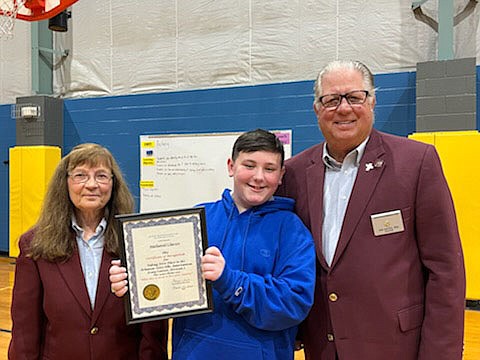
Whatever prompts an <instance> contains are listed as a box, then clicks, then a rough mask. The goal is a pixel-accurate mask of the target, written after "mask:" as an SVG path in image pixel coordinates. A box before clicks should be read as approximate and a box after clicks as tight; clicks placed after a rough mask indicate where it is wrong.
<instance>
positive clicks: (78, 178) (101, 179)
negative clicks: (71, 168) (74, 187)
mask: <svg viewBox="0 0 480 360" xmlns="http://www.w3.org/2000/svg"><path fill="white" fill-rule="evenodd" d="M68 176H70V178H71V179H72V181H73V182H74V183H75V184H84V183H86V182H87V181H88V180H90V175H89V174H86V173H83V172H76V173H73V174H68ZM93 178H94V179H95V182H96V183H97V184H108V183H109V182H110V180H111V179H112V178H113V175H111V174H107V173H103V172H101V173H96V174H95V175H93Z"/></svg>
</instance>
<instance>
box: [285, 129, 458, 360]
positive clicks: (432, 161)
mask: <svg viewBox="0 0 480 360" xmlns="http://www.w3.org/2000/svg"><path fill="white" fill-rule="evenodd" d="M322 153H323V144H319V145H316V146H314V147H312V148H310V149H307V150H305V151H304V152H302V153H300V154H298V155H297V156H295V157H293V158H292V159H290V160H288V161H287V162H286V174H285V177H284V179H283V185H282V186H281V187H280V189H279V191H278V194H279V195H283V196H289V197H292V198H294V199H295V200H296V212H297V214H298V215H299V216H300V217H301V218H302V220H303V221H304V223H305V225H306V226H307V227H308V228H309V229H310V230H311V231H312V234H313V237H314V239H315V243H316V249H317V260H318V264H317V269H318V270H317V284H316V291H315V301H314V305H313V307H312V310H311V312H310V314H309V316H308V317H307V319H306V320H305V322H304V323H303V324H302V328H301V336H302V339H303V341H304V344H305V354H306V358H307V359H308V360H334V359H335V353H336V352H337V353H338V356H339V359H340V360H351V359H358V360H366V359H368V360H377V359H378V360H386V359H388V360H417V359H418V360H460V359H461V358H462V347H463V321H464V306H465V271H464V263H463V255H462V248H461V244H460V239H459V234H458V230H457V223H456V216H455V210H454V207H453V202H452V198H451V195H450V191H449V189H448V186H447V183H446V180H445V177H444V175H443V171H442V168H441V164H440V160H439V158H438V155H437V153H436V151H435V148H434V147H433V146H431V145H427V144H423V143H420V142H416V141H412V140H409V139H407V138H401V137H397V136H392V135H387V134H384V133H380V132H378V131H376V130H373V131H372V133H371V135H370V139H369V141H368V143H367V146H366V149H365V153H364V155H363V157H362V159H361V162H360V167H359V169H358V174H357V178H356V180H355V184H354V187H353V190H352V194H351V196H350V200H349V203H348V206H347V210H346V214H345V219H344V222H343V226H342V230H341V234H340V238H339V242H338V246H337V249H336V252H335V256H334V258H333V262H332V264H331V266H330V267H329V266H328V265H327V263H326V262H325V259H324V257H323V255H322V220H323V181H324V175H325V166H324V163H323V161H322V155H323V154H322ZM367 164H368V165H367ZM372 165H373V166H372ZM372 167H373V168H372ZM367 169H369V170H368V171H367ZM393 210H401V213H402V217H403V223H404V227H405V230H404V231H402V232H397V233H392V234H388V235H382V236H374V234H373V228H372V223H371V215H373V214H380V213H384V212H388V211H393Z"/></svg>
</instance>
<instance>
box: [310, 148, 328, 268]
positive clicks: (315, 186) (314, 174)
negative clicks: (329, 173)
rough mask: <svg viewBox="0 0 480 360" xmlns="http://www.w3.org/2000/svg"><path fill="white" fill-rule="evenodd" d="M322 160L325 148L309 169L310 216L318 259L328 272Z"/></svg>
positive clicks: (313, 160)
mask: <svg viewBox="0 0 480 360" xmlns="http://www.w3.org/2000/svg"><path fill="white" fill-rule="evenodd" d="M322 158H323V146H322V147H321V148H320V156H318V155H314V156H312V159H311V162H312V165H311V166H309V167H308V168H307V174H306V175H307V194H308V211H309V213H310V214H312V215H310V231H311V232H312V235H313V238H314V239H316V240H315V242H316V244H315V249H316V251H317V258H318V261H319V263H320V265H321V266H322V267H323V268H324V269H325V270H327V271H328V265H327V262H326V261H325V257H324V256H323V253H322V226H323V182H324V179H325V164H324V163H323V160H322ZM318 159H320V161H319V160H318Z"/></svg>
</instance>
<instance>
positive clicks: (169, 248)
mask: <svg viewBox="0 0 480 360" xmlns="http://www.w3.org/2000/svg"><path fill="white" fill-rule="evenodd" d="M115 218H116V219H117V221H118V227H119V234H120V238H121V241H120V258H121V262H122V266H125V267H126V268H127V274H128V292H127V293H126V294H125V296H124V298H125V315H126V321H127V324H135V323H141V322H147V321H155V320H161V319H167V318H175V317H180V316H188V315H197V314H203V313H208V312H212V311H213V300H212V288H211V283H210V282H209V281H206V280H205V279H203V277H202V272H201V258H202V256H203V254H204V253H205V249H206V248H207V247H208V237H207V230H206V218H205V209H204V208H203V207H195V208H187V209H179V210H169V211H161V212H153V213H138V214H125V215H116V216H115Z"/></svg>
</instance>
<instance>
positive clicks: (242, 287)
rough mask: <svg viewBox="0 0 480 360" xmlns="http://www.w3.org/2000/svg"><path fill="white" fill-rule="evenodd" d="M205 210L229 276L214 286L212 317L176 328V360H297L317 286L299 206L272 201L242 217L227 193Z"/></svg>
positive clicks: (183, 320)
mask: <svg viewBox="0 0 480 360" xmlns="http://www.w3.org/2000/svg"><path fill="white" fill-rule="evenodd" d="M202 206H205V210H206V219H207V232H208V242H209V246H216V247H218V248H219V249H220V251H221V252H222V254H223V256H224V258H225V268H224V270H223V273H222V275H221V276H220V278H218V279H217V280H216V281H214V282H212V285H213V301H214V311H213V313H208V314H202V315H194V316H187V317H180V318H176V319H175V320H174V326H173V340H172V343H173V360H185V359H188V360H217V359H228V360H237V359H238V360H262V359H263V360H275V359H278V360H283V359H285V360H287V359H288V360H291V359H293V358H294V343H295V335H296V333H297V325H298V324H299V323H300V322H301V321H302V320H303V319H304V318H305V317H306V316H307V314H308V312H309V310H310V307H311V305H312V302H313V292H314V285H315V284H314V283H315V250H314V243H313V239H312V236H311V234H310V232H309V231H308V230H307V228H306V227H305V226H304V225H303V223H302V221H301V220H300V219H299V218H298V217H297V215H295V214H294V213H293V208H294V200H292V199H288V198H282V197H274V198H273V200H271V201H267V202H266V203H264V204H262V205H260V206H255V207H252V208H250V209H248V210H246V211H244V212H242V213H241V214H240V213H239V212H238V210H237V207H236V206H235V203H234V202H233V199H232V197H231V196H230V190H228V189H226V190H225V191H224V192H223V195H222V199H221V200H219V201H217V202H214V203H207V204H203V205H202Z"/></svg>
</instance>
